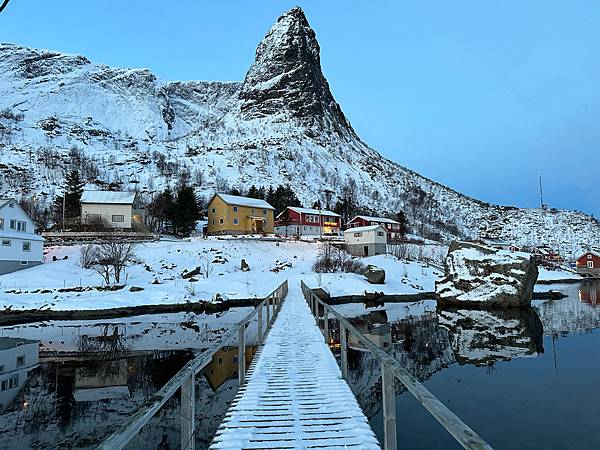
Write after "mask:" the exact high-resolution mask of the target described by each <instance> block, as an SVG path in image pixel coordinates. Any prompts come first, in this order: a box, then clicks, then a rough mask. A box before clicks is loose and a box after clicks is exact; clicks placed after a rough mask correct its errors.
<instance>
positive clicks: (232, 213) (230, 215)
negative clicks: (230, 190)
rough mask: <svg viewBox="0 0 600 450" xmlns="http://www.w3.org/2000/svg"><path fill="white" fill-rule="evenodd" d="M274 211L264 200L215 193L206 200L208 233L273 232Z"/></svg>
mask: <svg viewBox="0 0 600 450" xmlns="http://www.w3.org/2000/svg"><path fill="white" fill-rule="evenodd" d="M274 211H275V208H273V207H272V206H271V205H269V204H268V203H267V202H266V201H264V200H260V199H256V198H248V197H241V196H238V195H229V194H215V195H213V197H212V198H211V199H210V201H209V202H208V224H207V232H208V234H209V235H218V234H273V227H274Z"/></svg>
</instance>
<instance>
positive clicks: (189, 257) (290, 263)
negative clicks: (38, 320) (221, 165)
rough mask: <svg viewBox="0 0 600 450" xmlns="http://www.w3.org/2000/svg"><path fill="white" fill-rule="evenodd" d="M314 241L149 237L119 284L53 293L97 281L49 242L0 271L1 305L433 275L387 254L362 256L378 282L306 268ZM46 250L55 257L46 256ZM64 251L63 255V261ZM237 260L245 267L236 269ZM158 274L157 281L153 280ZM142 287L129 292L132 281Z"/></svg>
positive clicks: (390, 290)
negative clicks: (380, 273) (34, 260)
mask: <svg viewBox="0 0 600 450" xmlns="http://www.w3.org/2000/svg"><path fill="white" fill-rule="evenodd" d="M319 246H320V244H319V243H314V242H313V243H311V242H296V241H292V240H290V241H284V242H272V241H260V240H249V239H228V240H223V239H216V238H210V239H199V238H194V239H192V240H191V241H189V242H186V241H179V242H167V241H164V242H162V241H161V242H154V243H146V244H139V245H138V246H137V247H136V250H135V254H136V256H137V258H138V259H139V262H138V263H136V264H132V265H130V266H128V267H127V269H126V271H125V275H124V276H123V277H122V282H123V283H125V285H126V286H125V287H124V288H123V289H120V290H117V291H98V290H96V289H95V288H93V289H90V290H84V291H82V292H60V291H59V290H61V289H63V290H64V289H65V288H74V287H79V286H81V287H83V288H86V287H97V286H102V279H101V277H100V275H98V274H97V273H96V272H95V271H93V270H88V269H83V268H82V267H80V265H79V254H80V247H79V246H71V247H54V248H52V249H51V250H50V251H49V252H48V254H47V255H46V261H47V262H45V263H44V264H42V265H40V266H37V267H32V268H30V269H26V270H21V271H18V272H14V273H11V274H7V275H3V276H0V292H2V293H3V294H2V297H1V298H0V310H1V309H4V308H7V307H9V306H10V307H12V309H13V310H16V309H33V308H50V309H54V310H73V309H104V308H115V307H124V306H139V305H155V304H173V303H182V302H195V301H200V300H204V301H209V300H211V299H212V298H213V296H214V295H215V294H216V293H219V294H221V295H223V296H226V297H228V298H231V299H246V298H262V297H264V296H265V295H267V294H269V293H270V292H272V291H273V290H274V289H275V288H276V287H277V286H278V285H279V284H280V283H282V282H283V281H284V280H286V279H287V280H289V282H290V283H295V284H299V283H300V280H301V279H302V280H304V281H305V282H306V283H307V284H308V285H309V286H311V287H316V286H319V285H321V286H323V287H325V288H326V289H328V290H329V291H330V293H331V295H333V296H339V295H349V294H362V293H363V292H364V291H365V290H366V291H370V292H372V291H383V292H385V293H386V294H402V293H417V292H423V291H433V286H434V281H435V277H436V274H438V273H439V272H438V271H437V270H436V269H433V268H430V267H423V266H422V265H421V264H420V263H416V262H402V261H399V260H398V259H397V258H395V257H393V256H391V255H378V256H372V257H369V258H362V259H361V260H362V261H363V262H364V263H365V264H375V265H377V266H380V267H383V268H384V269H385V271H386V281H385V284H384V285H373V284H369V283H368V282H367V280H366V279H365V278H364V276H362V275H358V274H353V273H349V274H347V273H324V274H317V273H315V272H313V270H312V266H313V264H314V262H315V259H316V258H317V255H318V253H319ZM53 256H56V257H57V258H58V261H52V258H53ZM65 256H67V257H68V259H66V260H64V259H62V258H64V257H65ZM242 258H244V259H245V260H246V262H247V263H248V264H249V266H250V271H249V272H243V271H241V270H240V261H241V259H242ZM207 263H208V267H209V271H210V273H209V275H208V277H206V276H205V275H197V276H195V277H194V279H196V280H197V281H195V282H189V281H188V280H186V279H183V278H182V277H181V276H182V274H183V273H184V270H187V271H191V270H193V269H195V268H196V267H198V266H200V267H202V269H203V272H204V273H205V272H206V270H205V269H206V265H207ZM155 280H158V281H159V282H160V284H153V283H154V282H155ZM132 286H135V287H141V288H143V289H144V290H143V291H139V292H131V291H130V290H129V289H130V288H131V287H132Z"/></svg>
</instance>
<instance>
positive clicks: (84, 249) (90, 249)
mask: <svg viewBox="0 0 600 450" xmlns="http://www.w3.org/2000/svg"><path fill="white" fill-rule="evenodd" d="M97 254H98V253H97V250H96V247H95V246H94V245H83V246H81V254H80V255H79V265H80V266H81V267H83V268H84V269H91V268H92V266H93V265H94V264H95V262H96V259H97Z"/></svg>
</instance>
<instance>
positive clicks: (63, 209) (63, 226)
mask: <svg viewBox="0 0 600 450" xmlns="http://www.w3.org/2000/svg"><path fill="white" fill-rule="evenodd" d="M65 197H66V194H65V192H64V191H63V207H62V231H63V233H64V232H65Z"/></svg>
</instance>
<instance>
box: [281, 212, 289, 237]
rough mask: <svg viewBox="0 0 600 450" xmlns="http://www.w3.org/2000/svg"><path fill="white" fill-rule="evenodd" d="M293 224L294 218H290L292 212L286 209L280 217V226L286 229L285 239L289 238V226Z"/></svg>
mask: <svg viewBox="0 0 600 450" xmlns="http://www.w3.org/2000/svg"><path fill="white" fill-rule="evenodd" d="M291 222H292V218H291V216H290V210H289V209H287V208H285V209H284V210H283V212H282V213H281V216H279V224H280V225H282V226H284V227H285V237H287V236H288V226H289V225H290V223H291Z"/></svg>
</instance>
